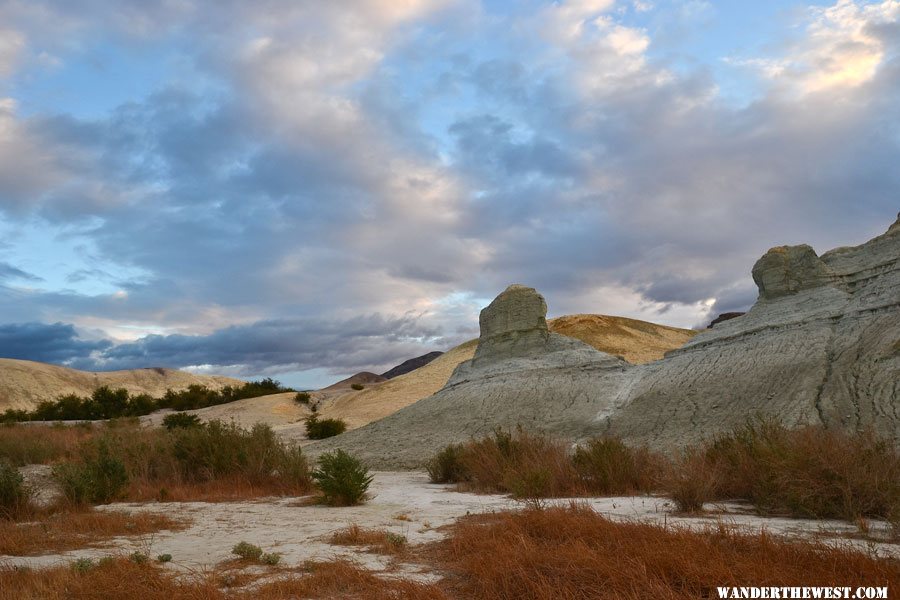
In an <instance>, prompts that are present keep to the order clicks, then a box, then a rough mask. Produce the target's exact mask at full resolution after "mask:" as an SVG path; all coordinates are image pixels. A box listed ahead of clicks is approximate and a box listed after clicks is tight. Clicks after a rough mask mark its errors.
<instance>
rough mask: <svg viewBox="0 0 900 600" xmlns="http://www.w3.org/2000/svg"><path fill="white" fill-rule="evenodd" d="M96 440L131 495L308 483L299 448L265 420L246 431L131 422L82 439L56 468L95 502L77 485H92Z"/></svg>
mask: <svg viewBox="0 0 900 600" xmlns="http://www.w3.org/2000/svg"><path fill="white" fill-rule="evenodd" d="M98 444H102V445H103V446H104V448H105V449H106V452H107V453H108V454H109V456H110V458H112V459H114V460H117V461H120V462H121V464H123V465H124V467H125V470H126V473H127V476H128V480H129V481H130V482H131V483H130V485H129V486H128V490H127V495H128V496H129V497H130V498H156V499H158V500H172V499H174V497H176V496H179V495H183V494H188V495H190V494H192V493H194V492H191V491H190V489H196V490H200V489H209V490H210V492H212V493H213V494H216V492H214V491H213V490H215V489H219V490H220V492H219V494H221V495H225V496H228V495H233V494H237V493H245V492H239V490H246V493H262V492H263V491H264V490H268V491H269V492H270V493H284V492H292V493H300V492H305V491H306V490H308V489H309V488H310V487H311V485H312V484H311V480H310V476H309V467H308V464H307V461H306V457H305V456H304V455H303V453H302V451H301V450H300V448H299V447H297V446H294V445H288V444H285V443H284V442H282V441H281V440H279V439H278V438H277V437H276V436H275V434H274V432H273V431H272V429H271V428H270V427H268V426H267V425H262V424H259V425H256V426H254V427H253V428H252V429H250V430H246V429H242V428H241V427H239V426H237V425H235V424H234V423H231V424H225V423H222V422H220V421H212V422H210V423H208V424H202V425H198V426H196V427H188V428H175V429H173V430H171V431H169V430H165V429H150V428H141V427H132V426H124V427H121V428H112V429H107V430H105V431H102V433H101V434H100V435H99V437H98V438H97V439H95V440H88V441H87V442H85V444H84V446H83V448H82V450H81V455H82V457H81V458H80V459H79V460H77V461H75V462H72V463H68V464H63V465H59V466H58V467H57V471H58V475H59V477H60V478H61V479H63V480H65V482H66V485H67V487H69V488H70V489H71V490H72V496H73V497H79V496H80V497H82V498H88V499H87V500H86V501H90V502H94V501H95V500H90V498H89V497H90V496H91V494H88V493H87V492H82V493H80V494H79V492H78V490H79V489H81V490H83V489H84V488H85V487H86V486H88V485H93V484H91V483H90V482H91V481H92V480H93V476H92V473H93V472H94V470H93V469H92V467H91V465H90V464H89V463H90V460H86V459H85V458H84V457H92V456H96V455H97V454H98V448H97V447H98ZM217 482H218V483H217ZM191 486H193V487H191ZM216 486H218V488H216ZM254 489H256V490H258V491H257V492H253V490H254Z"/></svg>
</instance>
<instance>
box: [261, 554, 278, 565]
mask: <svg viewBox="0 0 900 600" xmlns="http://www.w3.org/2000/svg"><path fill="white" fill-rule="evenodd" d="M259 562H261V563H262V564H264V565H269V566H272V567H274V566H275V565H277V564H278V563H280V562H281V554H279V553H278V552H266V553H265V554H263V555H262V556H260V557H259Z"/></svg>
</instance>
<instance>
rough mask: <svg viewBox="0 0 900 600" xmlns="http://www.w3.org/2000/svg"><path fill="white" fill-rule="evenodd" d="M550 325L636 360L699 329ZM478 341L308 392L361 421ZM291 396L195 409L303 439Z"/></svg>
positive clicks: (433, 376)
mask: <svg viewBox="0 0 900 600" xmlns="http://www.w3.org/2000/svg"><path fill="white" fill-rule="evenodd" d="M549 326H550V328H551V330H554V331H560V332H563V333H565V334H567V335H570V336H572V337H576V338H579V339H581V340H584V341H586V342H589V343H591V344H595V345H596V347H598V348H603V349H606V350H607V351H609V352H612V353H613V354H617V355H620V356H624V357H625V358H626V359H627V360H629V361H631V362H633V363H635V364H639V363H643V362H647V361H651V360H657V359H659V358H662V356H663V354H664V353H665V352H666V351H668V350H672V349H674V348H678V347H680V346H682V345H684V343H685V342H687V341H688V340H689V339H691V338H692V337H693V336H694V335H695V333H696V332H694V331H690V330H687V329H677V328H674V327H667V326H665V325H656V324H654V323H647V322H645V321H638V320H635V319H626V318H623V317H608V316H604V315H573V316H566V317H559V318H558V319H554V320H552V321H550V322H549ZM477 346H478V340H477V339H475V340H470V341H468V342H465V343H464V344H460V345H459V346H456V347H455V348H453V349H451V350H449V351H447V352H445V353H443V354H440V353H438V356H437V357H435V358H432V359H431V360H429V361H428V362H427V363H426V364H425V365H424V366H421V367H419V368H417V369H414V370H412V371H409V372H407V373H405V374H403V375H398V376H396V377H393V378H390V379H387V380H386V379H385V378H384V376H383V375H375V374H374V373H369V372H365V371H364V372H362V373H357V374H356V375H353V376H352V377H348V378H347V379H344V380H342V381H339V382H337V383H335V384H332V385H330V386H328V387H325V388H322V389H320V390H315V391H312V392H310V396H311V399H312V404H313V405H315V406H316V407H317V410H318V414H319V415H320V416H322V417H323V418H336V419H343V420H344V421H345V422H346V423H347V425H348V427H349V428H350V429H356V428H359V427H362V426H364V425H367V424H368V423H371V422H372V421H377V420H378V419H382V418H384V417H387V416H388V415H391V414H393V413H395V412H397V411H398V410H400V409H402V408H405V407H407V406H409V405H410V404H414V403H415V402H418V401H419V400H421V399H423V398H427V397H428V396H431V395H432V394H434V393H435V392H437V391H438V390H440V389H441V388H442V387H444V386H445V385H446V383H447V380H449V379H450V376H451V375H452V374H453V371H454V370H455V369H456V368H457V367H458V366H459V364H460V363H463V362H466V361H469V360H471V359H472V357H473V356H474V355H475V349H476V347H477ZM433 354H434V353H432V355H433ZM425 356H426V357H428V356H429V355H425ZM418 358H422V357H418ZM413 360H416V359H413ZM404 364H406V363H404ZM392 371H393V369H392ZM354 383H357V384H361V385H363V386H364V387H363V389H362V390H354V389H353V388H352V387H351V386H352V384H354ZM293 397H294V394H292V393H291V394H274V395H271V396H264V397H262V398H249V399H246V400H239V401H237V402H232V403H229V404H222V405H219V406H211V407H209V408H202V409H198V410H195V411H191V412H193V413H195V414H197V415H198V416H199V417H200V418H201V419H203V420H204V421H208V420H211V419H224V420H226V421H227V420H231V419H234V420H235V422H237V423H240V424H242V425H245V426H248V427H249V426H251V425H253V424H254V423H256V422H261V423H267V424H269V425H271V426H272V427H273V428H275V430H276V431H278V432H279V433H281V434H283V435H286V436H288V437H291V438H295V439H300V440H302V439H303V438H304V437H305V426H304V423H303V420H304V419H305V418H306V417H308V416H309V415H310V414H311V412H310V411H309V409H308V408H307V407H305V406H301V405H299V404H297V403H295V402H294V401H293ZM163 416H164V415H163V414H157V415H152V416H150V417H146V418H145V420H146V421H148V422H150V423H155V424H158V423H161V422H162V418H163Z"/></svg>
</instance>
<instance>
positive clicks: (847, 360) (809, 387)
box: [310, 219, 900, 467]
mask: <svg viewBox="0 0 900 600" xmlns="http://www.w3.org/2000/svg"><path fill="white" fill-rule="evenodd" d="M753 279H754V281H755V282H756V284H757V286H758V287H759V299H758V300H757V302H756V304H755V305H754V306H753V307H752V308H751V310H750V311H749V312H748V313H747V314H745V315H744V316H742V317H741V318H739V319H731V320H728V321H724V322H721V323H719V324H717V326H716V327H715V328H714V329H709V330H706V331H704V332H702V333H700V334H699V335H697V336H696V337H694V338H693V339H691V340H690V341H689V342H688V343H687V344H686V345H685V346H683V347H682V348H680V349H677V350H673V351H671V352H669V353H667V354H666V357H665V358H664V359H662V360H658V361H656V362H652V363H648V364H644V365H629V364H628V363H625V362H624V361H622V360H620V359H619V358H616V357H614V356H611V355H609V354H605V353H603V352H599V351H597V350H595V349H594V348H592V347H590V346H588V345H587V344H583V343H581V342H579V341H577V340H573V339H569V338H564V337H562V336H559V335H557V334H551V333H550V332H549V331H548V330H547V326H546V318H545V316H546V303H545V302H544V299H543V298H542V297H541V296H540V294H538V293H537V292H536V291H534V290H533V289H531V288H525V287H522V286H511V287H510V288H508V289H507V290H506V291H504V292H503V293H502V294H500V296H498V297H497V299H496V300H494V302H492V303H491V305H490V306H488V307H487V308H485V309H484V310H483V311H482V313H481V318H480V324H481V337H480V338H479V346H478V350H477V351H476V353H475V357H474V358H473V359H472V360H471V361H466V362H463V363H461V364H460V365H459V366H458V367H457V369H456V371H454V373H453V375H452V377H451V378H450V380H449V381H448V383H447V385H446V386H445V387H444V388H443V389H441V390H440V391H438V392H437V393H436V394H434V395H433V396H431V397H429V398H426V399H424V400H420V401H419V402H417V403H415V404H413V405H411V406H408V407H407V408H405V409H403V410H400V411H398V412H397V413H395V414H393V415H390V416H388V417H386V418H384V419H382V420H380V421H377V422H374V423H371V424H369V425H367V426H366V427H363V428H361V429H358V430H356V431H352V432H349V433H346V434H344V435H341V436H339V437H337V438H334V439H332V440H327V441H326V442H324V443H320V444H316V445H313V446H311V447H310V451H311V452H312V453H314V454H315V453H317V452H320V451H322V450H324V449H327V448H332V447H344V448H347V449H348V450H351V451H353V452H357V453H359V454H360V455H362V456H363V457H364V458H365V459H366V460H367V461H369V463H370V464H371V465H372V466H373V467H414V466H419V465H421V464H422V463H423V462H424V461H425V460H426V459H427V458H428V457H429V456H430V455H431V454H432V453H433V452H435V451H436V450H438V449H439V448H441V447H443V446H444V445H446V444H447V443H450V442H459V441H463V440H465V439H467V438H469V437H471V436H473V435H474V436H477V435H481V434H484V433H488V432H489V431H491V430H492V429H493V428H494V427H497V426H503V427H513V426H515V425H518V424H521V425H523V426H525V427H530V428H536V429H541V430H544V431H547V432H549V433H551V434H554V435H557V436H564V437H567V438H569V439H571V440H573V441H578V440H581V439H584V438H586V437H590V436H593V435H598V434H604V433H610V434H614V435H619V436H621V437H623V438H624V439H625V440H626V441H627V442H629V443H634V444H648V445H650V446H651V447H654V448H657V449H662V450H665V449H673V448H677V447H679V446H684V445H686V444H690V443H695V442H697V441H699V440H701V439H703V438H707V437H710V436H712V435H715V434H716V433H718V432H721V431H724V430H727V429H730V428H732V427H734V426H736V425H740V424H743V423H745V422H746V421H747V420H748V419H749V418H751V417H752V416H754V415H769V416H772V417H775V418H778V419H780V420H781V421H783V422H785V423H786V424H788V425H790V426H794V425H801V424H807V423H809V424H824V425H826V426H828V427H838V428H842V429H846V430H859V429H863V428H872V429H874V430H875V431H876V432H877V433H879V434H881V435H883V436H885V437H887V438H889V439H892V440H894V442H895V443H900V219H898V222H897V223H895V224H894V225H893V226H892V227H891V228H890V229H889V230H888V232H887V233H885V234H884V235H882V236H879V237H877V238H875V239H873V240H870V241H869V242H866V243H865V244H862V245H860V246H857V247H853V248H838V249H836V250H832V251H830V252H826V253H825V254H823V255H821V256H817V255H816V253H815V252H814V251H813V250H812V248H810V247H809V246H791V247H780V248H774V249H772V250H770V251H769V252H767V253H766V254H765V255H764V256H763V257H762V258H761V259H760V260H759V261H758V262H757V263H756V265H755V266H754V267H753Z"/></svg>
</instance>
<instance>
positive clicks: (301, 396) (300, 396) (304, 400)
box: [294, 392, 312, 405]
mask: <svg viewBox="0 0 900 600" xmlns="http://www.w3.org/2000/svg"><path fill="white" fill-rule="evenodd" d="M311 399H312V396H311V395H310V394H309V392H297V395H296V396H294V402H296V403H297V404H303V405H309V401H310V400H311Z"/></svg>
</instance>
